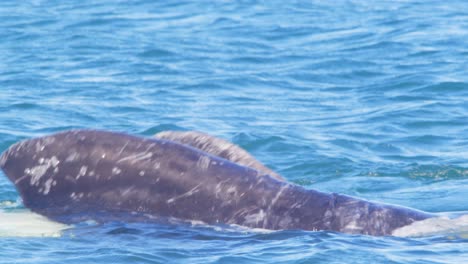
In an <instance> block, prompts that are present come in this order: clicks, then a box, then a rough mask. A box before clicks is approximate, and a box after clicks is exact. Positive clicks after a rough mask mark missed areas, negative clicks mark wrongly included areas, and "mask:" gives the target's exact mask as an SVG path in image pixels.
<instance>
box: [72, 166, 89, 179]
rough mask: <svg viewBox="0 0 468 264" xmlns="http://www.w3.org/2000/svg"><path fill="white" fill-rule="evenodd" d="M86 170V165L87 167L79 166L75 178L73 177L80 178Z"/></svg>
mask: <svg viewBox="0 0 468 264" xmlns="http://www.w3.org/2000/svg"><path fill="white" fill-rule="evenodd" d="M87 170H88V167H87V166H81V168H80V171H79V172H78V175H76V178H75V179H77V180H78V179H79V178H81V177H82V176H85V175H86V171H87Z"/></svg>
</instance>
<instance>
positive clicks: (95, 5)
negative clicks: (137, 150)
mask: <svg viewBox="0 0 468 264" xmlns="http://www.w3.org/2000/svg"><path fill="white" fill-rule="evenodd" d="M467 43H468V4H467V2H466V1H463V0H454V1H432V0H426V1H404V0H398V1H358V0H355V1H353V0H349V1H345V0H339V1H253V0H252V1H247V0H246V1H149V0H141V1H115V0H114V1H109V0H101V1H91V0H85V1H41V0H27V1H11V0H6V1H1V2H0V151H3V150H5V149H6V148H8V147H9V146H10V145H11V144H13V143H14V142H17V141H19V140H22V139H25V138H30V137H35V136H40V135H45V134H49V133H53V132H57V131H61V130H64V129H71V128H98V129H106V130H114V131H122V132H127V133H131V134H136V135H142V136H152V135H153V134H155V133H157V132H160V131H164V130H198V131H203V132H207V133H210V134H212V135H215V136H218V137H222V138H225V139H228V140H230V141H232V142H234V143H236V144H238V145H240V146H242V147H243V148H245V149H247V150H248V151H249V152H251V153H252V154H253V155H254V156H255V157H257V158H258V159H259V160H261V161H262V162H263V163H265V164H266V165H267V166H269V167H271V168H272V169H274V170H276V171H277V172H279V173H280V174H282V175H283V176H284V177H285V178H287V179H288V180H289V181H291V182H294V183H296V184H300V185H302V186H304V187H306V188H313V189H317V190H321V191H326V192H338V193H344V194H348V195H353V196H358V197H362V198H365V199H370V200H375V201H379V202H387V203H394V204H399V205H404V206H409V207H414V208H418V209H421V210H425V211H430V212H459V211H468V202H467V197H468V74H467V73H468V60H467V58H468V45H466V44H467ZM20 208H22V204H21V201H20V199H19V195H18V193H17V192H16V190H15V189H14V186H13V185H12V184H11V183H10V182H9V181H8V180H7V178H6V177H5V176H4V174H2V173H0V209H8V210H11V209H20ZM467 261H468V240H467V238H466V237H465V238H464V237H458V236H451V235H450V236H447V235H436V236H426V237H414V238H399V237H370V236H359V235H348V234H340V233H334V232H305V231H300V230H294V231H278V232H271V233H268V232H258V231H255V230H248V229H240V228H234V227H223V228H221V227H211V226H203V225H190V224H187V225H170V224H160V225H145V224H128V223H109V224H104V225H92V224H91V225H88V224H83V225H78V226H76V227H74V228H72V229H69V230H67V231H65V232H64V233H63V234H62V236H61V237H0V263H48V264H50V263H69V264H72V263H258V262H260V263H464V262H467Z"/></svg>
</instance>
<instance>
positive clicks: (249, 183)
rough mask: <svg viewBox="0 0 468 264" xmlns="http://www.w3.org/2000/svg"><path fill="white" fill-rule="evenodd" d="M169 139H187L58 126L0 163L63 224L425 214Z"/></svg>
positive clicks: (305, 223) (262, 223)
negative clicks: (309, 184) (320, 187)
mask: <svg viewBox="0 0 468 264" xmlns="http://www.w3.org/2000/svg"><path fill="white" fill-rule="evenodd" d="M199 136H200V135H199ZM176 137H178V138H185V139H187V138H192V139H188V141H187V140H186V141H185V143H184V142H183V140H177V139H176V140H170V137H169V136H168V135H167V134H166V135H165V136H164V134H163V135H160V136H159V137H158V136H157V137H141V136H134V135H129V134H125V133H120V132H112V131H103V130H69V131H63V132H59V133H55V134H52V135H47V136H42V137H37V138H32V139H27V140H24V141H21V142H18V143H16V144H14V145H12V146H11V147H9V148H8V149H7V150H6V151H4V152H3V154H2V155H1V156H0V168H1V169H2V170H3V172H4V174H5V175H6V176H7V177H8V179H9V180H10V181H11V182H12V183H13V184H14V185H15V187H16V189H17V191H18V192H19V194H20V196H21V199H22V202H23V204H24V206H25V207H27V208H29V209H30V210H31V211H33V212H35V213H38V214H40V215H43V216H45V217H47V218H49V219H51V220H54V221H57V222H60V223H64V224H76V223H80V222H82V221H87V220H95V221H115V220H123V221H144V222H155V221H162V220H161V219H177V220H180V221H198V222H203V223H206V224H208V225H239V226H244V227H249V228H262V229H270V230H311V231H334V232H343V233H351V234H363V235H375V236H385V235H392V233H393V232H394V231H395V230H397V229H399V228H402V227H405V226H408V225H411V224H413V223H415V222H418V221H423V220H425V219H429V218H432V217H434V215H432V214H430V213H426V212H423V211H419V210H416V209H411V208H406V207H402V206H397V205H390V204H382V203H376V202H371V201H367V200H364V199H359V198H355V197H351V196H347V195H343V194H337V193H326V192H321V191H317V190H313V189H307V188H304V187H302V186H299V185H296V184H293V183H289V182H287V181H286V180H285V179H284V178H282V177H281V176H280V177H281V178H279V177H278V176H277V175H276V176H271V175H268V174H267V173H265V171H268V170H269V169H268V168H267V170H266V169H265V168H266V167H265V168H263V169H262V168H260V169H255V168H252V167H249V166H245V165H242V164H239V163H236V162H233V161H235V160H236V159H235V158H231V160H230V159H229V155H227V156H226V155H225V157H223V156H222V155H215V154H216V153H218V154H219V153H220V152H219V149H218V150H216V151H214V152H213V151H212V152H211V153H210V151H209V149H205V150H206V151H204V150H203V149H202V148H197V147H196V146H197V145H196V144H190V141H194V140H193V135H189V136H187V135H181V134H179V136H176ZM165 138H166V139H165ZM204 140H205V141H206V142H214V141H213V140H211V139H210V138H209V137H205V139H204ZM187 142H189V143H187ZM230 149H231V151H235V149H234V150H233V148H230ZM221 152H222V151H221ZM243 164H245V163H243ZM262 166H263V165H262Z"/></svg>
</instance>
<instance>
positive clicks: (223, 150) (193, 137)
mask: <svg viewBox="0 0 468 264" xmlns="http://www.w3.org/2000/svg"><path fill="white" fill-rule="evenodd" d="M155 137H156V138H160V139H165V140H171V141H174V142H178V143H181V144H184V145H189V146H192V147H194V148H197V149H200V150H202V151H204V152H207V153H209V154H211V155H214V156H218V157H221V158H223V159H227V160H229V161H231V162H233V163H237V164H239V165H242V166H246V167H249V168H252V169H255V170H257V171H259V172H261V173H262V174H265V175H270V176H271V177H273V178H276V179H278V180H283V181H284V180H285V179H284V178H283V177H281V175H279V174H278V173H276V172H274V171H272V170H271V169H269V168H268V167H266V166H265V165H263V164H262V163H261V162H260V161H258V160H256V159H255V158H254V157H253V156H252V155H250V153H248V152H247V151H245V150H244V149H243V148H241V147H239V146H237V145H235V144H233V143H231V142H229V141H226V140H224V139H221V138H217V137H213V136H211V135H208V134H205V133H202V132H198V131H163V132H160V133H158V134H156V135H155Z"/></svg>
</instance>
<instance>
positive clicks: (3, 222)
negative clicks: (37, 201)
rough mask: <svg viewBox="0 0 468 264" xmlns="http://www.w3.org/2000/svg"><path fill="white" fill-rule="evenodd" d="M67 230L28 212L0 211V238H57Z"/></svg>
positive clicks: (65, 226) (61, 225) (65, 227)
mask: <svg viewBox="0 0 468 264" xmlns="http://www.w3.org/2000/svg"><path fill="white" fill-rule="evenodd" d="M67 228H70V226H67V225H64V224H60V223H57V222H53V221H51V220H49V219H47V218H45V217H43V216H41V215H38V214H35V213H33V212H31V211H29V210H15V211H2V210H0V237H59V236H61V234H62V231H63V230H65V229H67Z"/></svg>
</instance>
